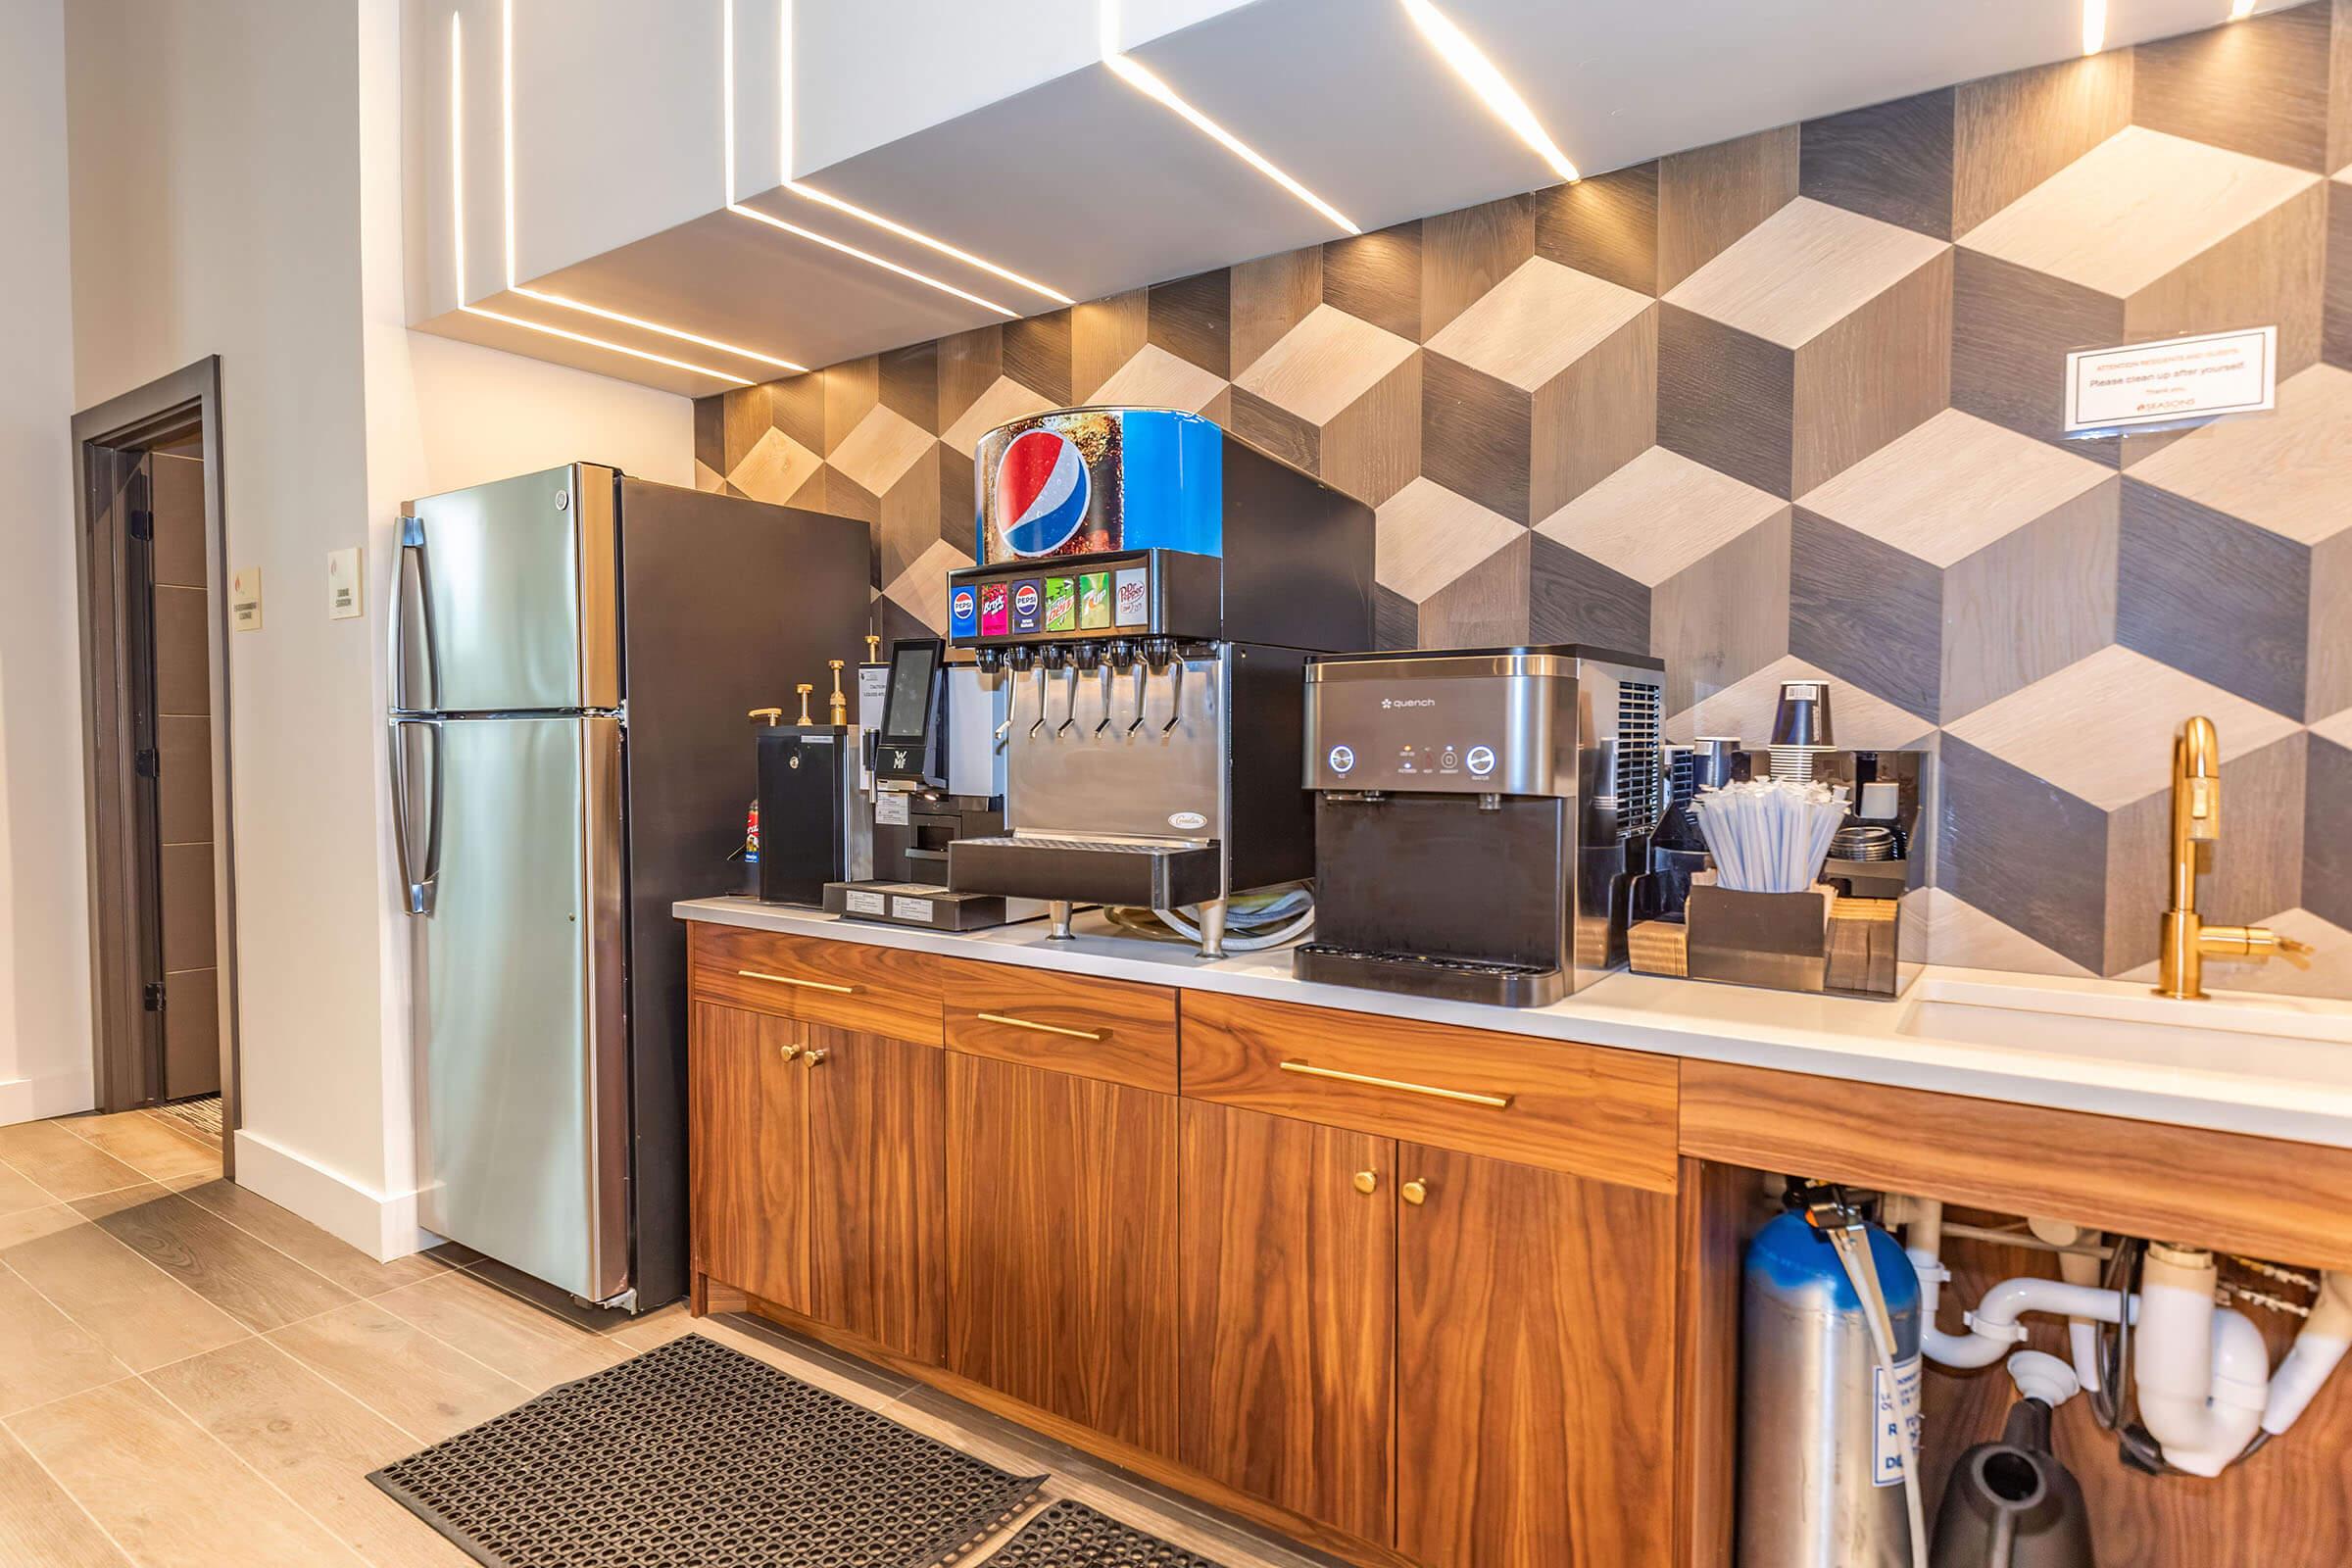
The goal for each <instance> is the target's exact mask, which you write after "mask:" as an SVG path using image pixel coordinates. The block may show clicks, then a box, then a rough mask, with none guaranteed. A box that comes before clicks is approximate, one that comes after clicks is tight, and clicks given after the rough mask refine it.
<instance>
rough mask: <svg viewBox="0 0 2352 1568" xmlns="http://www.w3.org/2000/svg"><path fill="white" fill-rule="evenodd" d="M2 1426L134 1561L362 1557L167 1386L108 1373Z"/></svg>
mask: <svg viewBox="0 0 2352 1568" xmlns="http://www.w3.org/2000/svg"><path fill="white" fill-rule="evenodd" d="M9 1428H10V1430H11V1431H13V1432H14V1433H15V1434H16V1436H17V1439H18V1441H19V1442H21V1443H23V1444H24V1445H25V1447H26V1448H27V1449H29V1450H31V1452H32V1454H33V1456H34V1457H35V1458H37V1459H39V1460H40V1462H41V1463H42V1464H43V1465H44V1466H46V1467H47V1468H48V1470H49V1473H50V1474H51V1475H53V1476H55V1477H56V1478H57V1480H58V1481H59V1482H60V1483H61V1484H62V1485H63V1486H64V1487H65V1489H66V1490H67V1491H68V1492H70V1493H72V1494H73V1496H74V1498H75V1499H76V1500H78V1501H79V1502H80V1503H81V1505H82V1506H83V1507H84V1508H86V1509H88V1510H89V1511H90V1513H91V1515H92V1516H93V1517H94V1518H96V1519H97V1520H98V1522H99V1523H100V1524H101V1525H102V1526H104V1527H105V1529H106V1531H107V1533H108V1534H109V1535H111V1536H113V1537H114V1538H115V1540H117V1541H118V1542H120V1543H122V1544H123V1547H124V1548H125V1549H127V1550H128V1551H129V1552H130V1553H131V1554H132V1555H133V1556H134V1557H136V1558H137V1560H138V1561H139V1562H140V1563H141V1564H142V1568H219V1565H220V1563H221V1561H222V1560H223V1556H224V1552H223V1546H224V1545H225V1544H231V1543H233V1547H232V1548H231V1549H230V1550H229V1552H228V1553H227V1554H226V1555H228V1556H229V1557H230V1558H231V1559H232V1560H234V1561H235V1562H237V1563H238V1564H239V1565H240V1568H325V1565H327V1564H338V1563H339V1564H359V1563H360V1562H361V1560H362V1559H360V1558H359V1557H357V1556H355V1555H354V1554H353V1553H352V1551H351V1550H350V1548H349V1547H347V1546H345V1545H344V1544H342V1543H340V1542H338V1541H337V1540H335V1538H334V1537H333V1536H332V1535H330V1534H329V1533H328V1532H327V1531H326V1530H325V1529H323V1528H322V1527H321V1526H320V1525H319V1522H318V1521H317V1520H315V1519H313V1518H311V1516H310V1515H308V1514H306V1513H304V1512H303V1511H302V1510H301V1509H300V1508H298V1507H296V1506H295V1505H294V1504H293V1503H292V1502H290V1501H289V1500H287V1498H286V1496H285V1495H284V1494H282V1493H280V1492H278V1491H277V1490H276V1489H275V1488H274V1487H271V1486H270V1484H269V1483H268V1482H266V1481H264V1480H263V1479H262V1478H261V1477H260V1476H258V1475H256V1474H254V1473H253V1472H252V1471H251V1470H249V1469H247V1468H246V1467H245V1466H244V1465H242V1464H240V1463H238V1462H237V1460H236V1458H235V1456H234V1455H232V1454H231V1453H230V1452H229V1451H228V1450H227V1449H226V1448H224V1447H222V1446H221V1445H220V1444H218V1443H215V1442H214V1441H213V1440H212V1439H210V1438H209V1437H207V1436H205V1434H204V1432H203V1430H202V1429H201V1428H199V1427H198V1426H196V1424H195V1423H194V1422H192V1421H190V1420H189V1419H188V1418H187V1417H186V1416H184V1415H181V1414H180V1413H179V1412H178V1411H176V1410H174V1409H172V1406H171V1405H170V1404H169V1403H167V1402H166V1401H165V1399H164V1397H163V1396H162V1395H160V1394H158V1393H156V1392H155V1391H154V1390H153V1389H151V1388H149V1387H147V1386H146V1385H145V1384H143V1383H139V1382H135V1381H132V1382H123V1383H112V1384H109V1385H107V1386H106V1387H105V1388H102V1389H92V1390H90V1391H89V1392H88V1393H86V1394H77V1395H74V1396H73V1397H71V1398H66V1399H60V1400H58V1401H57V1402H55V1403H53V1404H44V1405H42V1406H41V1407H40V1408H38V1409H36V1410H28V1411H26V1412H25V1413H24V1414H23V1415H19V1416H16V1417H13V1418H11V1420H10V1421H9Z"/></svg>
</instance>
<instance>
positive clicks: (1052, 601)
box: [1046, 577, 1078, 631]
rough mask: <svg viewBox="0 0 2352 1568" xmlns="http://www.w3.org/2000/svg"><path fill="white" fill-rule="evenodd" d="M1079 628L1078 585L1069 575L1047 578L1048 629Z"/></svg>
mask: <svg viewBox="0 0 2352 1568" xmlns="http://www.w3.org/2000/svg"><path fill="white" fill-rule="evenodd" d="M1077 629H1078V585H1077V583H1076V582H1074V581H1073V580H1071V579H1070V578H1068V577H1048V578H1047V579H1046V630H1048V631H1076V630H1077Z"/></svg>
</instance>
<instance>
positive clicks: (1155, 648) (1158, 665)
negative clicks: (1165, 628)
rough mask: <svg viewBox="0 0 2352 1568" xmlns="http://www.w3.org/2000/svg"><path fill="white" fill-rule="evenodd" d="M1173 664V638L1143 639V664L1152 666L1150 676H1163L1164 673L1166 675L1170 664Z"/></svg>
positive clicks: (1174, 649)
mask: <svg viewBox="0 0 2352 1568" xmlns="http://www.w3.org/2000/svg"><path fill="white" fill-rule="evenodd" d="M1144 662H1145V663H1147V664H1149V665H1151V666H1152V674H1154V675H1164V674H1166V673H1167V669H1168V666H1169V665H1170V664H1172V663H1174V662H1176V639H1175V638H1173V637H1147V638H1145V639H1144Z"/></svg>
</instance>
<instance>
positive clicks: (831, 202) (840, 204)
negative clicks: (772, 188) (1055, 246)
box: [784, 179, 1078, 305]
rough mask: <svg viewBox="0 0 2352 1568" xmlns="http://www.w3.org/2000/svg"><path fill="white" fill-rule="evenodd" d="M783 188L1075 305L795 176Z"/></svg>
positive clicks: (1037, 284)
mask: <svg viewBox="0 0 2352 1568" xmlns="http://www.w3.org/2000/svg"><path fill="white" fill-rule="evenodd" d="M784 188H785V189H786V190H788V191H790V192H792V193H793V194H794V195H795V196H800V197H805V198H807V199H808V200H809V201H812V202H819V203H822V204H823V205H824V206H827V207H830V208H832V209H833V210H834V211H835V212H837V213H847V214H849V215H850V216H851V217H852V218H855V219H857V220H858V221H861V222H867V223H871V224H873V225H874V226H875V227H876V228H880V229H886V230H888V231H889V232H891V233H893V234H896V235H898V236H899V237H900V238H901V239H910V240H912V241H914V242H915V243H916V244H917V245H927V246H929V247H930V248H931V249H933V250H935V251H937V252H939V254H940V255H942V256H950V257H953V258H955V259H956V261H959V262H961V263H963V265H964V266H966V267H976V268H978V269H979V270H981V271H983V272H992V273H994V274H995V275H997V276H998V277H1001V278H1003V279H1004V280H1005V282H1007V283H1017V284H1019V285H1020V286H1021V287H1022V288H1025V289H1027V290H1029V291H1030V292H1031V293H1032V294H1042V295H1044V296H1045V297H1046V298H1047V299H1050V300H1052V301H1054V303H1055V304H1056V305H1075V304H1077V303H1078V302H1077V301H1076V300H1074V299H1071V298H1070V297H1069V296H1068V295H1067V294H1064V293H1063V292H1062V291H1061V290H1059V289H1057V288H1049V287H1047V286H1046V285H1045V284H1043V283H1040V282H1039V281H1037V279H1035V278H1033V277H1023V276H1022V275H1021V274H1020V273H1018V272H1016V271H1014V270H1012V269H1011V268H1009V267H999V266H998V265H997V264H996V263H994V262H992V261H989V260H987V259H985V258H983V257H979V256H974V255H973V254H972V253H971V252H969V251H965V250H958V249H956V247H955V246H953V245H951V244H949V243H948V242H947V241H946V240H944V239H933V238H932V237H931V236H930V235H928V234H926V233H924V232H922V231H921V230H920V229H913V228H908V227H907V225H906V224H904V223H900V222H894V221H891V220H890V219H887V218H884V217H883V216H882V215H881V214H880V213H869V212H867V211H866V210H865V209H864V208H862V207H859V206H857V205H856V204H854V203H851V202H845V201H843V200H842V199H841V198H840V197H838V196H834V195H830V194H828V193H826V192H824V191H821V190H818V189H816V188H815V187H814V186H812V185H804V184H802V183H801V182H800V181H799V180H797V179H788V180H786V181H785V182H784Z"/></svg>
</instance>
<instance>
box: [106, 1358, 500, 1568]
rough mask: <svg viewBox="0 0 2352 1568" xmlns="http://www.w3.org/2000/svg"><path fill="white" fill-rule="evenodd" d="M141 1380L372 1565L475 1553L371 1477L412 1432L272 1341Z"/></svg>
mask: <svg viewBox="0 0 2352 1568" xmlns="http://www.w3.org/2000/svg"><path fill="white" fill-rule="evenodd" d="M147 1381H148V1382H149V1383H150V1384H151V1385H152V1386H153V1387H154V1388H155V1389H156V1390H157V1391H158V1392H159V1393H161V1394H162V1395H163V1396H164V1397H165V1398H167V1399H169V1400H171V1401H172V1404H174V1405H176V1406H177V1407H178V1408H179V1410H180V1411H181V1413H183V1414H185V1415H186V1416H188V1417H189V1418H190V1419H192V1420H193V1421H195V1423H196V1424H197V1425H198V1426H201V1427H203V1428H204V1429H205V1430H206V1431H207V1432H210V1433H211V1434H212V1435H213V1436H214V1437H216V1438H218V1439H220V1440H221V1443H222V1444H223V1445H224V1446H226V1447H227V1448H228V1450H229V1451H230V1452H231V1453H233V1454H235V1455H236V1456H237V1457H238V1458H240V1459H242V1460H244V1461H245V1462H246V1463H247V1464H248V1465H250V1466H252V1467H253V1469H254V1470H256V1471H257V1472H259V1473H260V1474H261V1476H262V1477H263V1479H265V1480H267V1481H269V1482H270V1484H271V1485H272V1486H275V1487H276V1488H277V1489H278V1490H279V1491H281V1492H283V1493H284V1494H285V1495H287V1496H289V1497H291V1498H293V1499H294V1501H295V1502H296V1503H297V1504H299V1505H300V1506H301V1507H302V1508H303V1509H304V1510H305V1511H306V1512H308V1513H309V1514H310V1515H311V1516H312V1517H313V1518H315V1519H317V1520H318V1521H319V1523H320V1524H322V1525H324V1526H326V1528H327V1529H329V1530H331V1531H333V1532H334V1533H335V1535H336V1536H337V1537H339V1538H340V1539H341V1540H342V1541H343V1542H344V1544H347V1545H349V1546H351V1547H352V1548H353V1549H354V1550H356V1551H358V1552H359V1554H360V1555H361V1556H362V1557H364V1558H366V1559H367V1560H368V1562H369V1563H371V1564H373V1565H375V1568H443V1565H462V1564H465V1563H467V1562H469V1561H471V1559H470V1558H468V1557H467V1556H466V1553H465V1552H463V1551H460V1550H459V1549H458V1548H457V1547H456V1546H453V1545H451V1544H449V1542H448V1541H446V1540H445V1539H443V1538H442V1537H441V1535H440V1534H439V1533H437V1532H436V1531H434V1530H433V1529H432V1527H431V1526H429V1525H427V1524H425V1523H424V1522H423V1521H422V1520H420V1519H418V1518H417V1516H416V1515H415V1514H412V1513H411V1512H409V1510H408V1509H406V1508H404V1507H402V1506H401V1505H400V1504H399V1503H397V1502H394V1501H393V1500H392V1499H391V1498H390V1497H389V1496H387V1495H385V1494H383V1493H381V1492H379V1491H377V1490H376V1489H375V1487H373V1486H372V1485H370V1484H369V1483H368V1471H370V1470H373V1469H375V1468H376V1467H378V1466H379V1465H384V1464H389V1463H390V1462H391V1461H393V1460H395V1459H399V1458H402V1457H404V1456H405V1455H407V1454H409V1453H412V1452H414V1451H415V1450H416V1448H417V1440H416V1439H415V1438H412V1437H410V1436H409V1435H408V1434H407V1433H406V1432H403V1431H402V1430H400V1429H399V1428H398V1427H396V1426H394V1425H392V1424H391V1423H390V1422H389V1421H386V1420H385V1419H384V1418H383V1417H382V1416H379V1415H377V1414H376V1413H375V1412H374V1411H372V1410H370V1409H368V1406H366V1405H365V1404H362V1403H361V1402H360V1401H359V1400H358V1399H356V1398H354V1397H351V1396H350V1395H348V1394H345V1393H344V1392H343V1391H342V1390H340V1389H338V1388H336V1387H335V1386H334V1385H332V1384H330V1383H328V1382H327V1381H326V1380H325V1379H323V1378H321V1377H319V1375H318V1374H317V1373H315V1372H313V1371H311V1370H310V1369H309V1368H308V1367H306V1366H304V1365H303V1364H302V1363H301V1362H300V1361H297V1360H296V1359H294V1357H293V1356H292V1355H291V1354H289V1353H288V1352H287V1351H285V1350H283V1349H281V1348H278V1347H277V1346H275V1345H272V1344H270V1342H269V1341H267V1340H247V1341H245V1342H244V1343H242V1344H239V1345H232V1346H229V1347H227V1348H224V1349H219V1350H214V1351H211V1352H210V1353H208V1354H205V1355H199V1356H192V1357H190V1358H189V1359H187V1360H185V1361H177V1362H174V1363H172V1365H171V1366H168V1367H165V1368H163V1369H161V1370H160V1371H157V1372H155V1373H152V1374H150V1375H149V1377H148V1379H147Z"/></svg>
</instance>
